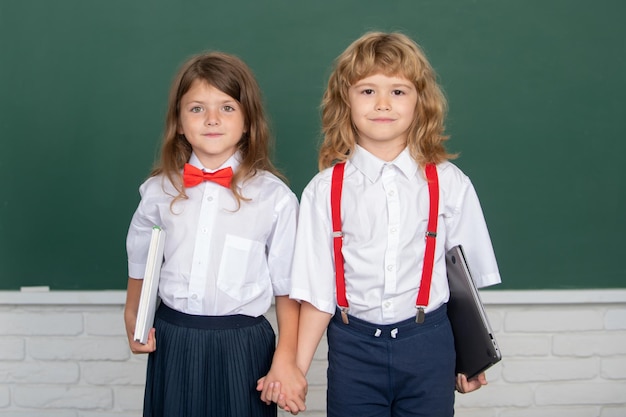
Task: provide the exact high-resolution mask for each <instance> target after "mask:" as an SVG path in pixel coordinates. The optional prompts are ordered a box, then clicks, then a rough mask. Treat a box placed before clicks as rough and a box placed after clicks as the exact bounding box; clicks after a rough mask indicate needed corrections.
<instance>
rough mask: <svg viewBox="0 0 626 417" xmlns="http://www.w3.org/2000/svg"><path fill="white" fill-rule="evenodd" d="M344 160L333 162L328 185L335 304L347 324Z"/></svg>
mask: <svg viewBox="0 0 626 417" xmlns="http://www.w3.org/2000/svg"><path fill="white" fill-rule="evenodd" d="M345 166H346V163H345V162H340V163H338V164H335V166H334V167H333V178H332V182H331V185H330V208H331V211H332V218H333V248H334V250H335V286H336V289H337V304H338V305H339V307H340V308H341V317H342V318H343V321H344V323H346V324H348V299H347V298H346V280H345V276H344V270H343V255H342V253H341V246H342V245H343V232H342V231H341V190H342V188H343V170H344V168H345Z"/></svg>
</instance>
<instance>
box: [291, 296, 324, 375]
mask: <svg viewBox="0 0 626 417" xmlns="http://www.w3.org/2000/svg"><path fill="white" fill-rule="evenodd" d="M331 317H332V315H331V314H328V313H325V312H323V311H320V310H318V309H317V308H315V307H314V306H313V305H312V304H310V303H308V302H306V301H303V302H302V304H301V307H300V321H299V325H298V349H297V355H296V363H297V365H298V368H300V370H301V371H302V373H303V374H305V375H306V373H307V372H308V370H309V367H310V366H311V362H312V361H313V356H314V355H315V351H316V350H317V346H318V345H319V343H320V340H321V339H322V336H323V335H324V332H325V331H326V328H327V327H328V323H329V322H330V319H331Z"/></svg>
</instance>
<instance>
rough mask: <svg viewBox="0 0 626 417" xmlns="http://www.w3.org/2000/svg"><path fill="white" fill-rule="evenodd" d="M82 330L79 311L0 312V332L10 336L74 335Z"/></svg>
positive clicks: (81, 319) (81, 318)
mask: <svg viewBox="0 0 626 417" xmlns="http://www.w3.org/2000/svg"><path fill="white" fill-rule="evenodd" d="M82 332H83V316H82V314H80V313H63V312H59V313H56V312H49V311H47V312H45V313H1V314H0V334H2V335H12V336H29V335H38V336H55V335H66V336H76V335H79V334H81V333H82Z"/></svg>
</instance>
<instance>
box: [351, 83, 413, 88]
mask: <svg viewBox="0 0 626 417" xmlns="http://www.w3.org/2000/svg"><path fill="white" fill-rule="evenodd" d="M379 86H380V85H379V84H376V83H367V82H366V83H361V82H357V83H356V84H353V85H352V87H379ZM391 87H392V88H399V87H405V88H412V87H413V84H411V83H409V82H406V83H393V84H391Z"/></svg>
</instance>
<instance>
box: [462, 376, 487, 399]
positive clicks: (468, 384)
mask: <svg viewBox="0 0 626 417" xmlns="http://www.w3.org/2000/svg"><path fill="white" fill-rule="evenodd" d="M483 385H487V377H486V376H485V373H484V372H483V373H481V374H479V375H478V376H477V377H476V378H472V379H470V380H469V381H468V380H467V376H465V375H464V374H458V375H457V376H456V390H457V391H458V392H460V393H461V394H467V393H468V392H472V391H476V390H477V389H479V388H480V387H482V386H483Z"/></svg>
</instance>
